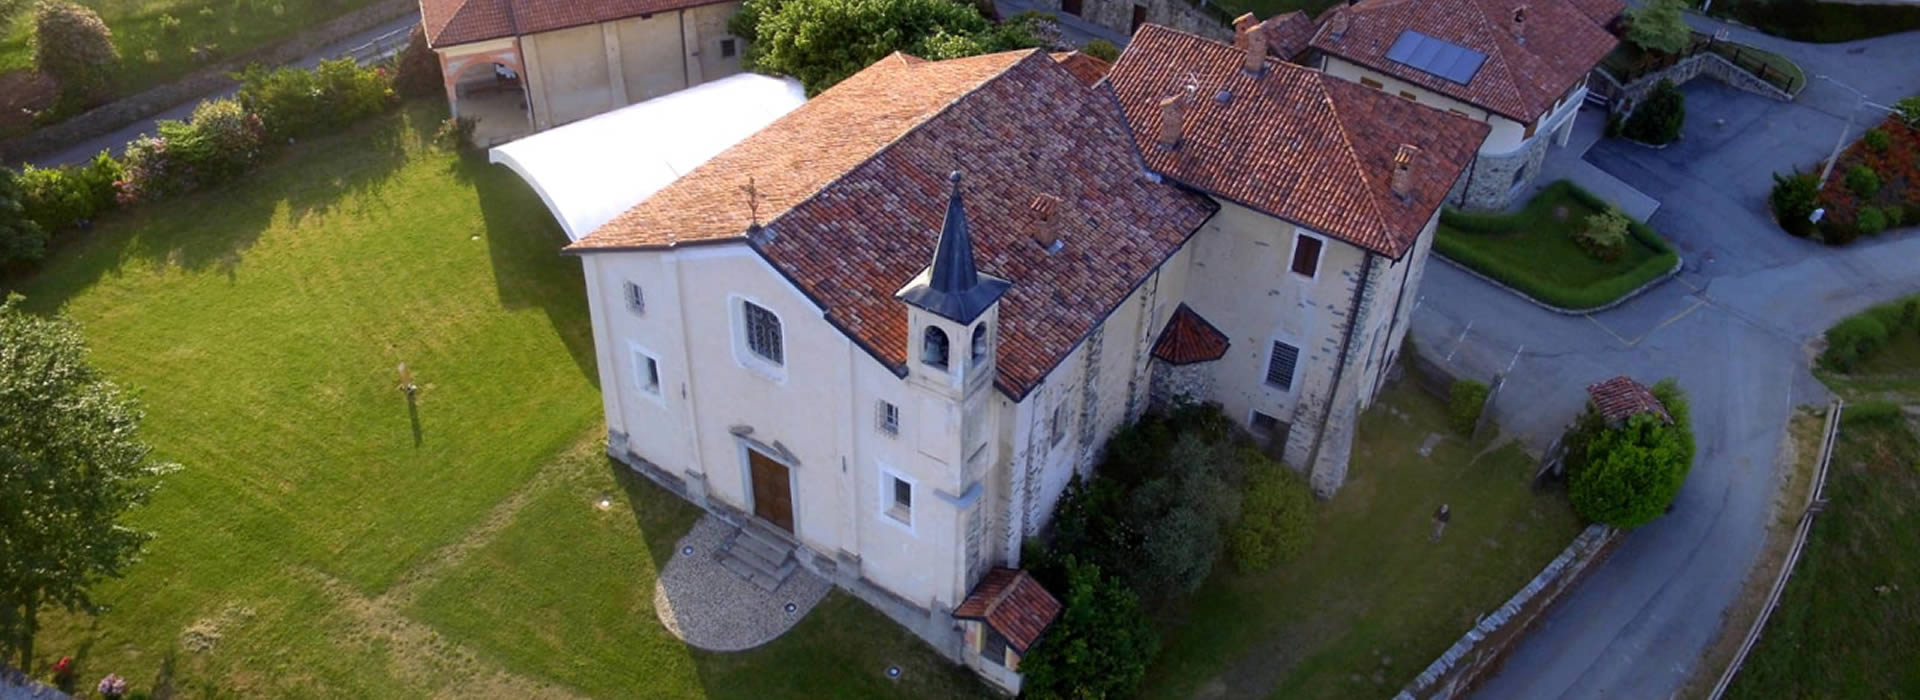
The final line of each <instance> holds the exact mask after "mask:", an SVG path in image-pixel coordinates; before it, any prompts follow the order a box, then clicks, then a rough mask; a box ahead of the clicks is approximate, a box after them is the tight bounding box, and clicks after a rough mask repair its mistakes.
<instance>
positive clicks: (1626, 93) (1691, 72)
mask: <svg viewBox="0 0 1920 700" xmlns="http://www.w3.org/2000/svg"><path fill="white" fill-rule="evenodd" d="M1594 72H1595V73H1598V74H1600V75H1601V76H1603V77H1604V78H1605V80H1607V81H1608V82H1612V83H1613V84H1614V85H1617V86H1619V87H1618V88H1616V89H1614V90H1613V93H1614V95H1616V97H1615V99H1614V100H1613V105H1612V107H1611V109H1612V111H1613V113H1615V114H1619V115H1621V116H1625V115H1626V114H1628V113H1630V112H1632V111H1633V106H1634V105H1637V104H1640V102H1641V101H1643V100H1645V99H1647V95H1649V94H1652V92H1653V88H1654V86H1657V85H1659V84H1660V81H1661V80H1671V81H1673V84H1674V85H1685V84H1687V81H1689V80H1693V79H1694V78H1697V77H1700V76H1702V75H1705V76H1707V77H1710V78H1713V79H1714V80H1718V81H1720V82H1722V83H1725V84H1727V85H1728V86H1730V87H1732V88H1733V89H1735V90H1743V91H1746V92H1751V93H1753V94H1755V95H1759V96H1761V97H1770V98H1773V99H1776V100H1779V101H1781V102H1792V101H1793V97H1794V96H1793V95H1792V94H1790V93H1788V92H1786V91H1784V90H1781V89H1780V88H1777V87H1774V86H1773V84H1772V83H1769V82H1767V81H1765V80H1761V79H1760V76H1757V75H1754V74H1752V73H1748V72H1747V71H1745V70H1743V69H1741V68H1740V67H1739V66H1736V65H1734V64H1733V62H1732V61H1729V60H1727V59H1726V58H1724V57H1722V56H1720V55H1719V54H1715V53H1699V54H1695V55H1693V56H1689V57H1687V58H1683V59H1681V60H1680V61H1679V62H1678V63H1675V64H1673V66H1671V67H1669V68H1667V69H1666V70H1663V71H1660V72H1657V73H1649V74H1647V75H1644V76H1641V77H1640V79H1638V80H1635V81H1633V82H1631V83H1628V84H1626V85H1620V81H1619V80H1618V79H1616V78H1614V77H1613V76H1612V75H1611V74H1609V73H1607V72H1606V71H1605V70H1603V69H1598V68H1596V69H1594Z"/></svg>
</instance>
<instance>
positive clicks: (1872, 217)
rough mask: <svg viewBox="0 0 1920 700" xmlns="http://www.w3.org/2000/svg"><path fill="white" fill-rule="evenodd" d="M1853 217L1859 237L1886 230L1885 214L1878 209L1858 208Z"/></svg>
mask: <svg viewBox="0 0 1920 700" xmlns="http://www.w3.org/2000/svg"><path fill="white" fill-rule="evenodd" d="M1854 217H1855V220H1854V226H1855V227H1857V228H1859V229H1860V235H1863V236H1871V235H1873V234H1876V233H1879V232H1881V231H1885V230H1887V213H1886V212H1885V211H1883V210H1881V209H1880V207H1860V211H1859V213H1857V214H1855V215H1854Z"/></svg>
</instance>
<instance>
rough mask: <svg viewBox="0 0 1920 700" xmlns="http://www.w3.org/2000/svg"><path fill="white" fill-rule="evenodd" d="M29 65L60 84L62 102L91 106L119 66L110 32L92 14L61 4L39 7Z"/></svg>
mask: <svg viewBox="0 0 1920 700" xmlns="http://www.w3.org/2000/svg"><path fill="white" fill-rule="evenodd" d="M33 41H34V50H33V61H34V66H35V67H36V68H38V69H39V70H40V72H42V73H45V74H47V75H50V76H53V78H54V79H55V80H58V81H60V94H61V97H62V98H64V99H69V100H78V101H80V102H91V101H93V100H97V99H99V98H100V97H101V96H103V95H105V94H106V92H107V89H108V88H109V87H110V86H111V84H112V79H113V75H114V71H115V70H116V69H117V68H119V66H120V50H119V49H116V48H114V46H113V31H112V30H110V29H107V23H106V22H102V21H100V15H97V14H94V13H93V10H89V9H87V8H85V7H81V6H79V5H75V4H73V3H71V2H65V1H64V0H47V2H43V3H41V4H40V8H39V10H38V12H37V13H36V14H35V16H34V21H33Z"/></svg>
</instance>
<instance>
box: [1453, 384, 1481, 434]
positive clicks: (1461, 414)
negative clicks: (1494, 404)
mask: <svg viewBox="0 0 1920 700" xmlns="http://www.w3.org/2000/svg"><path fill="white" fill-rule="evenodd" d="M1487 392H1488V388H1487V384H1486V382H1481V381H1477V380H1473V379H1460V380H1455V381H1454V383H1453V386H1452V387H1451V388H1450V389H1448V391H1447V424H1448V425H1450V426H1452V427H1453V432H1456V433H1459V434H1461V435H1462V436H1466V437H1472V436H1473V429H1474V428H1475V427H1477V426H1479V425H1480V413H1481V411H1484V410H1486V407H1487Z"/></svg>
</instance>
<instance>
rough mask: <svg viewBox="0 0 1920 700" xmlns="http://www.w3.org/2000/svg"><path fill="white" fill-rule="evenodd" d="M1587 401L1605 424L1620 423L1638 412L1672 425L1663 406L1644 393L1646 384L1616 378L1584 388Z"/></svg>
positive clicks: (1654, 398) (1669, 416) (1622, 377)
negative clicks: (1649, 414) (1591, 403)
mask: <svg viewBox="0 0 1920 700" xmlns="http://www.w3.org/2000/svg"><path fill="white" fill-rule="evenodd" d="M1587 398H1588V399H1590V400H1592V402H1593V409H1594V410H1595V411H1597V412H1599V414H1600V417H1601V418H1602V419H1603V420H1605V421H1606V422H1607V423H1608V424H1618V423H1622V422H1625V421H1626V420H1627V419H1628V418H1632V417H1634V416H1637V415H1640V414H1642V413H1651V414H1654V415H1656V416H1659V417H1660V420H1662V421H1665V422H1668V423H1672V422H1673V416H1672V415H1669V414H1668V413H1667V407H1666V405H1664V404H1662V403H1660V399H1659V398H1658V397H1656V396H1654V395H1653V392H1652V391H1648V390H1647V387H1646V385H1643V384H1641V383H1639V382H1636V381H1634V380H1633V378H1632V377H1627V376H1619V377H1614V378H1612V379H1609V380H1606V381H1604V382H1600V383H1597V384H1591V385H1588V386H1587Z"/></svg>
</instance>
